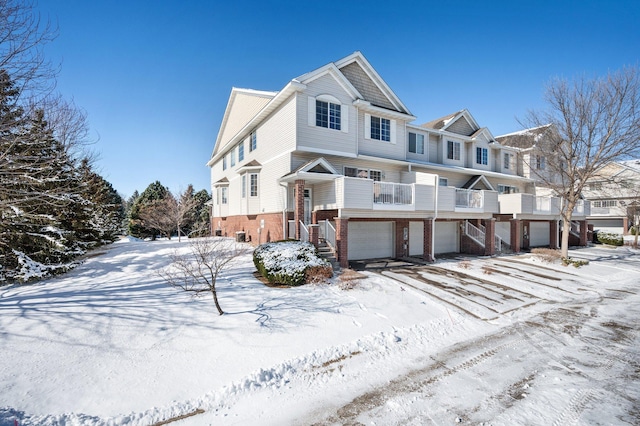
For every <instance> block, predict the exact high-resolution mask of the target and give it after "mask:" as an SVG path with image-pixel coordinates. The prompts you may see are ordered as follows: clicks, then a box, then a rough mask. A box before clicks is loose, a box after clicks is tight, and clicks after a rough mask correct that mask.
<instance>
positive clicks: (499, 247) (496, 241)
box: [493, 235, 502, 252]
mask: <svg viewBox="0 0 640 426" xmlns="http://www.w3.org/2000/svg"><path fill="white" fill-rule="evenodd" d="M493 241H494V244H495V249H496V252H501V251H502V238H500V236H498V235H494V239H493Z"/></svg>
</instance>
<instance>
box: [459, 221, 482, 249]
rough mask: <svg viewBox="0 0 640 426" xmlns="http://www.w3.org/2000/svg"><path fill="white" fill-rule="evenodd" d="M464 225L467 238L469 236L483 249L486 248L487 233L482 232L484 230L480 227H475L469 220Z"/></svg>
mask: <svg viewBox="0 0 640 426" xmlns="http://www.w3.org/2000/svg"><path fill="white" fill-rule="evenodd" d="M464 225H465V226H464V232H465V234H466V235H467V236H469V237H470V238H471V239H472V240H474V241H475V242H477V243H478V244H480V245H481V246H482V247H484V246H485V244H484V239H485V233H484V232H482V230H480V229H479V228H478V227H476V226H475V225H473V224H472V223H471V222H469V221H468V220H465V221H464Z"/></svg>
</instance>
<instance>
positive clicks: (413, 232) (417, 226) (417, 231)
mask: <svg viewBox="0 0 640 426" xmlns="http://www.w3.org/2000/svg"><path fill="white" fill-rule="evenodd" d="M423 254H424V222H409V256H422V255H423Z"/></svg>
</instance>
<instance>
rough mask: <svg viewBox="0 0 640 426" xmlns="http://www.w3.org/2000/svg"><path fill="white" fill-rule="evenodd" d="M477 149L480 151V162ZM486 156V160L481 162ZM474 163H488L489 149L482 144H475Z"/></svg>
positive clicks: (486, 164) (481, 164)
mask: <svg viewBox="0 0 640 426" xmlns="http://www.w3.org/2000/svg"><path fill="white" fill-rule="evenodd" d="M478 150H481V151H480V162H478ZM485 158H486V160H487V162H486V163H483V162H482V161H483V160H484V159H485ZM476 164H478V165H480V166H488V165H489V149H488V148H484V147H482V146H476Z"/></svg>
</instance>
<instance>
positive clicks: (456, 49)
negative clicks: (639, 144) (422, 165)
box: [37, 0, 640, 196]
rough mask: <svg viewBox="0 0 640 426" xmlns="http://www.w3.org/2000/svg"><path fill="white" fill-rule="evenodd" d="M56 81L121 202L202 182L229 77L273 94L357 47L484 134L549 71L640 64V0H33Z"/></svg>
mask: <svg viewBox="0 0 640 426" xmlns="http://www.w3.org/2000/svg"><path fill="white" fill-rule="evenodd" d="M37 9H38V11H39V12H40V14H41V18H42V19H45V20H46V19H49V20H50V21H51V22H52V23H54V24H55V25H57V26H58V29H59V35H58V37H57V39H56V40H55V41H53V42H52V43H51V44H49V45H48V46H47V48H46V50H45V53H46V55H47V57H48V58H49V59H50V60H51V61H52V62H53V63H56V64H57V63H59V64H60V73H59V76H58V90H59V91H60V92H61V94H62V95H64V96H65V97H67V98H73V99H74V101H75V103H76V104H77V105H79V106H80V107H82V108H84V109H85V110H86V111H87V113H88V115H89V121H90V124H91V132H92V135H93V137H94V138H96V139H98V138H99V140H98V142H97V143H96V144H95V145H94V147H93V148H94V149H95V150H96V151H97V152H98V153H99V154H100V159H99V161H98V163H97V166H98V168H99V172H100V173H101V174H102V175H103V176H104V177H105V178H106V179H107V180H108V181H110V182H111V183H112V184H113V185H114V187H115V188H116V189H117V190H118V191H119V192H120V193H121V194H122V195H124V196H129V195H131V194H132V193H133V191H134V190H136V189H137V190H138V191H140V192H142V191H143V190H144V189H145V188H146V187H147V186H148V185H149V184H150V183H152V182H154V181H155V180H159V181H160V182H161V183H162V184H163V185H165V186H168V187H169V188H170V189H171V190H172V191H178V190H181V189H184V188H186V186H187V185H188V184H190V183H191V184H193V185H194V187H195V188H196V190H199V189H207V190H208V189H209V169H208V168H207V167H206V166H205V163H206V161H207V160H208V159H209V156H210V154H211V152H212V150H213V144H214V141H215V138H216V135H217V132H218V129H219V125H220V122H221V120H222V115H223V113H224V108H225V106H226V103H227V100H228V96H229V93H230V91H231V88H232V87H242V88H251V89H257V90H274V91H277V90H280V89H281V88H282V87H284V86H285V84H286V83H287V82H288V81H289V80H291V79H292V78H295V77H297V76H299V75H301V74H304V73H306V72H308V71H312V70H314V69H316V68H319V67H321V66H323V65H325V64H327V63H328V62H332V61H335V60H338V59H340V58H342V57H344V56H347V55H349V54H351V53H352V52H354V51H356V50H360V51H361V52H362V53H363V54H364V55H365V57H366V58H367V59H368V60H369V62H370V63H371V64H372V65H373V67H374V68H375V69H376V70H377V71H378V73H379V74H380V75H381V76H382V78H383V79H384V80H385V81H386V82H387V84H388V85H389V87H391V89H392V90H393V91H394V92H395V93H396V94H397V95H398V96H399V97H400V99H401V100H402V101H403V102H404V104H405V105H406V106H407V107H408V108H409V109H410V110H411V112H412V113H413V114H414V115H415V116H417V117H418V119H417V120H416V122H417V123H423V122H427V121H430V120H433V119H435V118H438V117H441V116H444V115H446V114H449V113H451V112H455V111H458V110H460V109H463V108H467V109H469V111H470V112H471V114H473V116H474V117H475V118H476V120H477V121H478V123H479V124H480V125H481V126H486V127H488V128H489V129H490V130H491V132H492V133H493V134H494V135H500V134H504V133H508V132H512V131H516V130H520V129H521V126H520V125H519V124H518V121H517V118H522V117H524V115H525V114H526V112H527V110H529V109H540V108H543V107H544V103H543V99H542V95H543V90H544V85H545V84H546V83H547V82H548V81H549V80H550V79H551V78H553V77H556V76H561V77H567V78H572V77H575V76H579V75H583V74H586V75H588V76H595V75H603V74H606V72H607V71H610V70H617V69H619V68H621V67H623V66H625V65H640V64H639V62H640V25H639V24H638V22H640V3H639V2H638V1H637V0H620V1H617V0H608V1H605V0H602V1H594V0H581V1H577V0H576V1H563V0H555V1H525V0H508V1H502V0H492V1H478V0H458V1H449V0H441V1H404V0H395V1H388V2H383V1H375V0H370V1H349V0H338V1H334V0H326V1H324V2H304V1H302V2H301V1H297V2H293V1H266V0H263V1H245V0H228V1H213V0H211V1H186V0H185V1H177V0H176V1H163V0H156V1H150V0H149V1H137V0H130V1H124V0H114V1H106V0H95V1H86V0H39V1H38V6H37Z"/></svg>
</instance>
